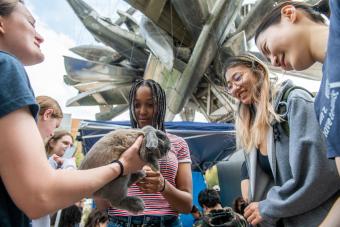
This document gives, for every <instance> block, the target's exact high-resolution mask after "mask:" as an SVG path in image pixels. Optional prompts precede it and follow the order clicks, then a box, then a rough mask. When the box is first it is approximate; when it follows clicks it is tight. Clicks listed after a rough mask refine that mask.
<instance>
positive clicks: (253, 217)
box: [244, 202, 263, 225]
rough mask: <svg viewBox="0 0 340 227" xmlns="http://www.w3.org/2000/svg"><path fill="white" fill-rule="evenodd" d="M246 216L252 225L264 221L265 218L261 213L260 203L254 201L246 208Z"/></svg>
mask: <svg viewBox="0 0 340 227" xmlns="http://www.w3.org/2000/svg"><path fill="white" fill-rule="evenodd" d="M244 217H245V218H246V219H247V221H248V222H249V223H250V224H252V225H257V224H259V223H260V222H262V221H263V218H262V217H261V214H260V209H259V203H258V202H253V203H250V204H249V205H248V206H247V207H246V209H244Z"/></svg>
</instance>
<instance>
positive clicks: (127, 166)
mask: <svg viewBox="0 0 340 227" xmlns="http://www.w3.org/2000/svg"><path fill="white" fill-rule="evenodd" d="M142 141H143V136H139V137H138V138H137V140H136V141H135V143H134V144H132V146H131V147H129V148H128V149H127V150H126V151H125V152H124V153H123V154H122V155H121V156H120V158H119V161H120V162H121V163H122V164H123V166H124V173H123V175H126V174H130V173H135V172H137V171H138V170H141V169H142V168H143V166H144V165H145V162H144V161H143V160H142V159H141V158H140V156H139V148H140V146H141V145H142Z"/></svg>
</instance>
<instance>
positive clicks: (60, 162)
mask: <svg viewBox="0 0 340 227" xmlns="http://www.w3.org/2000/svg"><path fill="white" fill-rule="evenodd" d="M51 157H52V159H53V160H54V161H55V162H56V163H57V164H58V166H62V165H63V163H64V159H63V158H62V157H60V156H58V155H56V154H52V156H51Z"/></svg>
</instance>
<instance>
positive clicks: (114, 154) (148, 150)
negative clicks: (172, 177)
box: [79, 126, 171, 214]
mask: <svg viewBox="0 0 340 227" xmlns="http://www.w3.org/2000/svg"><path fill="white" fill-rule="evenodd" d="M140 135H144V138H143V142H142V145H141V148H140V150H139V155H140V157H141V159H142V160H144V161H145V162H146V163H147V164H148V165H149V166H150V167H151V169H153V170H154V171H158V170H159V164H158V160H159V159H160V158H162V157H164V156H165V155H166V154H167V152H168V151H169V150H170V146H171V145H170V141H169V139H168V137H167V136H166V134H165V133H164V132H162V131H160V130H156V129H154V128H153V127H151V126H145V127H143V128H142V129H118V130H115V131H113V132H110V133H108V134H107V135H105V136H104V137H102V138H101V139H100V140H98V141H97V142H96V143H95V144H94V145H93V147H92V148H91V149H90V151H89V152H88V153H87V155H86V156H85V158H84V160H83V161H82V163H81V165H80V167H79V169H91V168H95V167H99V166H103V165H107V164H109V163H111V162H112V161H113V160H117V159H119V157H120V155H121V154H122V153H123V152H124V151H125V150H127V149H128V148H129V147H130V146H131V145H132V144H133V143H134V142H135V140H136V139H137V137H138V136H140ZM143 177H145V173H144V171H139V172H137V173H133V174H128V175H125V176H121V177H119V178H116V179H114V180H112V181H111V182H109V183H108V184H106V185H105V186H104V187H102V188H101V189H99V190H98V191H96V192H95V193H94V196H97V197H101V198H104V199H107V200H108V201H110V202H111V205H112V206H113V207H115V208H118V209H123V210H127V211H129V212H131V213H134V214H137V213H139V212H142V211H143V210H144V202H143V200H142V199H141V198H139V197H137V196H127V190H128V187H130V186H131V185H132V184H133V183H135V182H137V181H138V180H140V179H142V178H143Z"/></svg>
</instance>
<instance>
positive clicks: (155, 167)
mask: <svg viewBox="0 0 340 227" xmlns="http://www.w3.org/2000/svg"><path fill="white" fill-rule="evenodd" d="M149 164H150V167H151V169H152V170H153V171H159V164H158V161H157V159H156V158H155V157H150V160H149Z"/></svg>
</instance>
